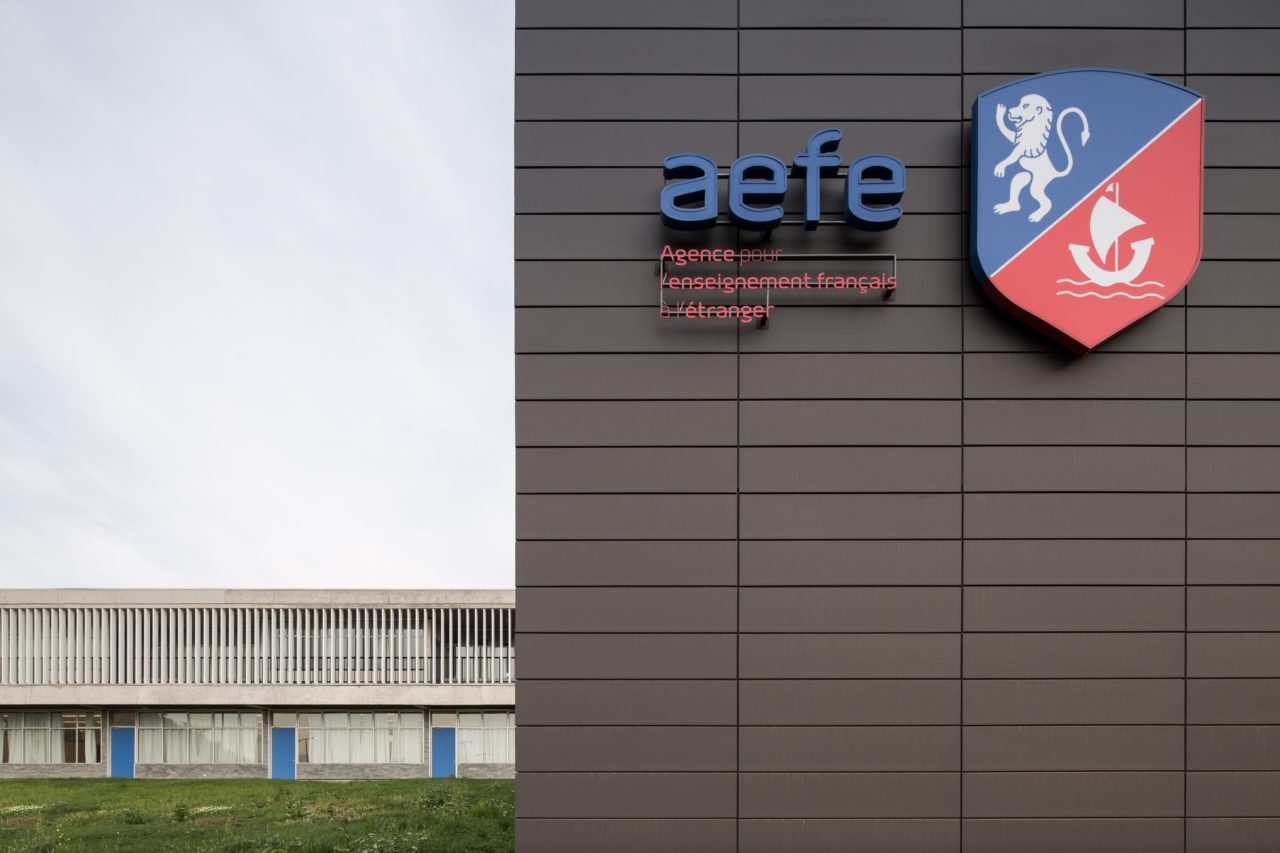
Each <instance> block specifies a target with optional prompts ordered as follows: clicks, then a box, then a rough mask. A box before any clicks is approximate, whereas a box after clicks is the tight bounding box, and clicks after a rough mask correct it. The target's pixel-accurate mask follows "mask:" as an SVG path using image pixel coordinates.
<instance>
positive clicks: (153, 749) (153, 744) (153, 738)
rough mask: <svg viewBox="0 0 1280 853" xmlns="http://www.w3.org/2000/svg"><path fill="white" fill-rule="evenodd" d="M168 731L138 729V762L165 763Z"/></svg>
mask: <svg viewBox="0 0 1280 853" xmlns="http://www.w3.org/2000/svg"><path fill="white" fill-rule="evenodd" d="M166 734H167V733H166V732H162V731H160V730H159V729H139V730H138V763H139V764H163V763H164V739H165V736H166Z"/></svg>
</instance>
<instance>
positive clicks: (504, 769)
mask: <svg viewBox="0 0 1280 853" xmlns="http://www.w3.org/2000/svg"><path fill="white" fill-rule="evenodd" d="M458 776H459V777H461V778H463V779H514V778H516V766H515V765H514V764H459V765H458Z"/></svg>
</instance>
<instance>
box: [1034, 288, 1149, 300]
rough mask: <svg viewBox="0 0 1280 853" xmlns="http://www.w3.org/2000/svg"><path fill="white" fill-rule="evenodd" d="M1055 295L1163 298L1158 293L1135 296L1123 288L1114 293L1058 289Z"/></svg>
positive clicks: (1105, 297) (1078, 297)
mask: <svg viewBox="0 0 1280 853" xmlns="http://www.w3.org/2000/svg"><path fill="white" fill-rule="evenodd" d="M1057 295H1058V296H1074V297H1076V298H1077V299H1080V298H1083V297H1085V296H1096V297H1098V298H1099V299H1115V298H1116V297H1117V296H1123V297H1125V298H1126V299H1164V296H1162V295H1161V294H1159V293H1139V294H1138V295H1137V296H1134V295H1133V294H1132V293H1125V292H1124V291H1123V290H1117V291H1116V292H1115V293H1094V292H1093V291H1092V290H1089V291H1085V292H1084V293H1077V292H1076V291H1074V290H1059V291H1058V294H1057Z"/></svg>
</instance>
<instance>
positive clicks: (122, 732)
mask: <svg viewBox="0 0 1280 853" xmlns="http://www.w3.org/2000/svg"><path fill="white" fill-rule="evenodd" d="M111 775H112V776H114V777H115V778H117V779H132V778H133V729H132V728H127V729H125V728H120V729H114V728H113V729H112V730H111Z"/></svg>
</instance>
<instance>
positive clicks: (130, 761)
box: [0, 589, 515, 779]
mask: <svg viewBox="0 0 1280 853" xmlns="http://www.w3.org/2000/svg"><path fill="white" fill-rule="evenodd" d="M513 599H514V596H513V595H512V593H511V592H510V591H504V590H476V591H472V590H467V591H462V590H445V591H429V590H199V589H196V590H96V589H95V590H75V589H73V590H67V589H62V590H0V777H18V776H108V775H110V776H122V777H136V778H228V777H267V776H270V777H271V778H276V779H294V778H298V779H361V778H411V777H426V776H454V775H459V776H510V775H511V774H512V772H513V765H514V761H515V716H514V689H515V688H514V682H515V649H514V646H513V643H512V637H513V631H514V628H515V623H514V610H513V604H514V601H513Z"/></svg>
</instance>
